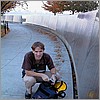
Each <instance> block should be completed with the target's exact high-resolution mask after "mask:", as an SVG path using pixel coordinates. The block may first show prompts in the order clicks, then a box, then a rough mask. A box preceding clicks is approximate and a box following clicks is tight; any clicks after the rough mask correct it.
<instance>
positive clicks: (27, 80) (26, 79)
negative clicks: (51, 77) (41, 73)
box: [23, 75, 36, 84]
mask: <svg viewBox="0 0 100 100" xmlns="http://www.w3.org/2000/svg"><path fill="white" fill-rule="evenodd" d="M23 80H24V82H27V83H32V84H33V83H36V79H35V78H34V77H32V76H26V75H25V76H24V78H23Z"/></svg>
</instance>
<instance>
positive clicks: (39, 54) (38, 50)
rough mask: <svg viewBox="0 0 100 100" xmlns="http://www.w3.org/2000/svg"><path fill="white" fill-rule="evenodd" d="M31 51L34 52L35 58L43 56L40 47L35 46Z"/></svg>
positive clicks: (38, 58)
mask: <svg viewBox="0 0 100 100" xmlns="http://www.w3.org/2000/svg"><path fill="white" fill-rule="evenodd" d="M33 53H34V56H35V60H40V59H41V58H42V56H43V53H44V50H43V49H41V48H40V47H37V48H35V50H34V51H33Z"/></svg>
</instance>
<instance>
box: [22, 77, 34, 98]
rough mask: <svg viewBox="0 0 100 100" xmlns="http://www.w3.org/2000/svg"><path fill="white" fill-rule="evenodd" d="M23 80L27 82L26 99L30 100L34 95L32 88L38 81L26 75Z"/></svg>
mask: <svg viewBox="0 0 100 100" xmlns="http://www.w3.org/2000/svg"><path fill="white" fill-rule="evenodd" d="M23 80H24V82H25V87H26V93H25V96H26V98H28V99H30V96H31V94H32V86H34V85H35V83H36V79H35V78H34V77H31V76H26V75H25V76H24V78H23Z"/></svg>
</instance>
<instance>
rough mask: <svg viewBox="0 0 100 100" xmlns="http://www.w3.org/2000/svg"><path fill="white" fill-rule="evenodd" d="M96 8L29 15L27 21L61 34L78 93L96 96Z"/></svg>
mask: <svg viewBox="0 0 100 100" xmlns="http://www.w3.org/2000/svg"><path fill="white" fill-rule="evenodd" d="M96 13H97V11H91V12H87V13H81V14H78V15H57V16H52V15H38V14H35V15H32V16H31V15H29V16H27V18H26V23H31V24H37V25H41V26H45V27H48V28H51V29H53V30H55V31H57V32H58V34H60V35H62V36H63V37H64V38H65V39H66V40H67V41H68V43H69V45H70V46H71V49H72V53H73V58H74V61H75V66H76V68H75V70H76V74H77V83H78V94H79V95H78V96H79V98H81V99H88V98H95V99H96V98H97V99H98V98H99V36H98V35H99V21H98V20H96Z"/></svg>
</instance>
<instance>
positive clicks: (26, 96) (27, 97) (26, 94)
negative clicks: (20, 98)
mask: <svg viewBox="0 0 100 100" xmlns="http://www.w3.org/2000/svg"><path fill="white" fill-rule="evenodd" d="M25 99H31V94H29V93H28V92H27V91H26V92H25Z"/></svg>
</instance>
